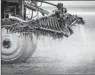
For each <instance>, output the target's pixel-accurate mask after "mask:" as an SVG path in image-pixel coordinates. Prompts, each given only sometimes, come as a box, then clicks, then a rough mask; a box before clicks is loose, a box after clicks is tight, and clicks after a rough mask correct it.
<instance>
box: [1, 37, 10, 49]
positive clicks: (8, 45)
mask: <svg viewBox="0 0 95 75" xmlns="http://www.w3.org/2000/svg"><path fill="white" fill-rule="evenodd" d="M3 47H4V48H10V47H11V41H10V40H9V39H5V40H3Z"/></svg>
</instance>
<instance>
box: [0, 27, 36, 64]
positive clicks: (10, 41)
mask: <svg viewBox="0 0 95 75" xmlns="http://www.w3.org/2000/svg"><path fill="white" fill-rule="evenodd" d="M36 44H37V37H36V36H35V35H34V34H33V33H31V34H28V35H27V36H25V33H11V32H7V30H6V29H5V28H2V42H1V47H2V49H1V60H2V63H18V62H25V61H26V60H27V59H28V58H29V57H31V56H32V55H33V53H34V51H35V50H36Z"/></svg>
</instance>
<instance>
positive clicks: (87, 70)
mask: <svg viewBox="0 0 95 75" xmlns="http://www.w3.org/2000/svg"><path fill="white" fill-rule="evenodd" d="M81 16H82V17H83V18H84V20H85V22H86V24H85V26H77V27H75V28H74V32H75V33H74V34H73V35H71V36H70V37H69V38H64V39H59V40H58V39H57V40H53V39H52V38H50V37H45V36H40V37H39V38H38V44H37V50H36V51H35V53H34V55H33V56H32V57H31V58H29V59H28V60H27V62H25V63H18V64H2V66H1V72H2V75H21V74H25V75H26V74H27V75H28V74H95V15H81Z"/></svg>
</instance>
